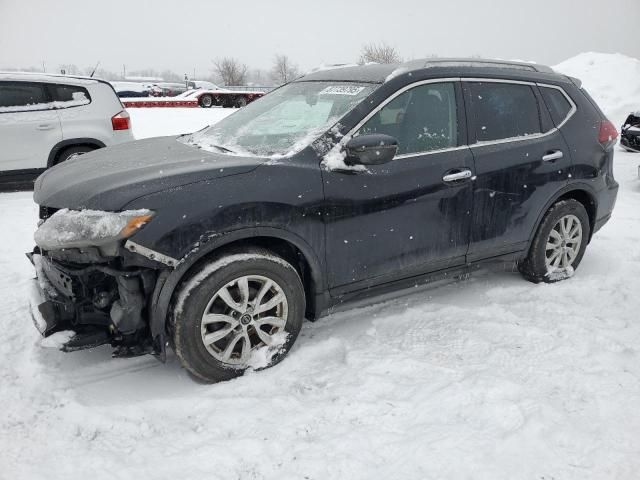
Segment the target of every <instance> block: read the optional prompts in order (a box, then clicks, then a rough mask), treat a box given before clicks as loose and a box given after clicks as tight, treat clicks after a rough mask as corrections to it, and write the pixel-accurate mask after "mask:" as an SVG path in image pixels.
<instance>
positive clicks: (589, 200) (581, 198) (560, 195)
mask: <svg viewBox="0 0 640 480" xmlns="http://www.w3.org/2000/svg"><path fill="white" fill-rule="evenodd" d="M569 198H572V199H574V200H577V201H578V202H580V203H581V204H582V205H583V206H584V208H585V210H586V211H587V215H588V216H589V227H590V228H589V241H591V237H592V236H593V231H594V228H595V224H596V215H597V212H598V200H597V195H596V192H595V190H594V189H593V188H592V187H591V186H590V185H587V184H585V183H573V184H570V185H567V186H566V187H564V188H563V189H561V190H560V191H558V192H557V193H556V194H555V195H554V196H553V197H552V198H551V200H549V201H548V202H547V204H546V205H545V206H544V208H543V209H542V211H541V212H540V214H539V215H538V218H537V220H536V223H535V228H534V229H533V231H532V232H531V235H530V237H529V246H528V248H527V251H529V248H531V243H532V242H533V238H534V237H535V235H536V232H537V231H538V228H540V224H541V223H542V220H543V219H544V216H545V215H546V213H547V212H548V211H549V209H550V208H551V207H552V206H553V205H554V204H556V203H557V202H559V201H561V200H567V199H569Z"/></svg>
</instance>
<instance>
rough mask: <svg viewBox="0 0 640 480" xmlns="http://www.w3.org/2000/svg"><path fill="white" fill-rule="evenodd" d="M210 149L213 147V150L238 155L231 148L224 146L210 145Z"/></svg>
mask: <svg viewBox="0 0 640 480" xmlns="http://www.w3.org/2000/svg"><path fill="white" fill-rule="evenodd" d="M207 146H208V147H213V148H217V149H218V150H220V151H221V152H227V153H236V152H234V151H233V150H231V149H230V148H227V147H223V146H222V145H212V144H208V145H207Z"/></svg>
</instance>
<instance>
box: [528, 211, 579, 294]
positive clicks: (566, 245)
mask: <svg viewBox="0 0 640 480" xmlns="http://www.w3.org/2000/svg"><path fill="white" fill-rule="evenodd" d="M590 233H591V227H590V224H589V216H588V215H587V211H586V209H585V208H584V205H582V204H581V203H580V202H578V201H577V200H574V199H567V200H561V201H559V202H557V203H555V204H554V205H553V206H552V207H551V208H550V209H549V211H548V212H547V213H546V215H545V216H544V219H543V220H542V223H541V224H540V226H539V227H538V231H537V232H536V236H535V237H534V239H533V242H532V244H531V248H530V250H529V254H528V255H527V258H526V259H525V260H523V261H522V262H520V263H519V264H518V270H520V273H521V274H522V276H523V277H524V278H526V279H527V280H529V281H530V282H534V283H540V282H545V283H553V282H557V281H560V280H564V279H566V278H569V277H571V276H572V275H573V272H574V271H575V270H576V269H577V268H578V265H580V261H581V260H582V257H583V255H584V252H585V249H586V248H587V243H588V241H589V236H590Z"/></svg>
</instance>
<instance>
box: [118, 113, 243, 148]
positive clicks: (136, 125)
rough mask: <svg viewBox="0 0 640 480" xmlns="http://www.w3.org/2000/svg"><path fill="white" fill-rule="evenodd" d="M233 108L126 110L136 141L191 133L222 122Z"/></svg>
mask: <svg viewBox="0 0 640 480" xmlns="http://www.w3.org/2000/svg"><path fill="white" fill-rule="evenodd" d="M235 111H236V109H235V108H222V107H213V108H128V109H127V112H129V115H131V128H132V129H133V135H134V136H135V137H136V139H138V140H140V139H141V138H148V137H161V136H163V135H180V134H182V133H192V132H195V131H197V130H200V129H201V128H204V127H206V126H207V125H212V124H214V123H216V122H218V121H220V120H222V119H223V118H224V117H226V116H227V115H229V114H231V113H233V112H235Z"/></svg>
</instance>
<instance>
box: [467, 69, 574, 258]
mask: <svg viewBox="0 0 640 480" xmlns="http://www.w3.org/2000/svg"><path fill="white" fill-rule="evenodd" d="M464 90H465V99H466V103H467V105H468V110H469V115H468V118H469V134H470V142H471V151H472V153H473V156H474V159H475V166H476V179H475V181H474V191H473V198H474V200H473V221H472V226H471V243H470V246H469V254H468V259H469V260H470V261H473V260H477V259H481V258H488V257H493V256H497V255H501V254H507V253H512V252H517V251H520V250H522V249H524V248H526V246H527V245H528V241H529V238H530V237H531V235H532V233H533V229H534V228H535V225H536V222H537V219H538V218H539V215H540V214H541V213H542V210H543V209H544V206H545V205H546V203H547V202H548V201H549V200H550V199H551V197H552V196H553V195H554V194H555V193H556V192H557V191H558V190H560V189H561V188H562V187H563V186H564V185H566V184H567V182H568V175H569V172H570V170H569V169H570V166H571V160H570V152H569V149H568V147H567V144H566V143H565V140H564V138H563V136H562V135H561V133H560V132H559V131H558V130H557V129H556V128H555V127H554V125H553V123H552V122H551V118H550V117H549V113H548V111H547V109H546V107H545V105H544V102H543V100H542V97H541V95H540V92H539V90H538V87H537V86H536V85H535V84H534V83H527V82H515V81H514V82H510V81H504V80H490V79H483V80H477V81H467V82H465V83H464Z"/></svg>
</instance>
